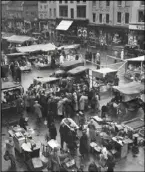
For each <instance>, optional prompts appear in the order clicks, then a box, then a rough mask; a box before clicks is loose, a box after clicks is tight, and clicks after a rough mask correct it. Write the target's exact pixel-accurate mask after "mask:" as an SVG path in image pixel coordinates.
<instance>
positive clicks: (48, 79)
mask: <svg viewBox="0 0 145 172" xmlns="http://www.w3.org/2000/svg"><path fill="white" fill-rule="evenodd" d="M58 80H59V78H55V77H40V78H38V77H37V78H34V81H37V82H40V83H43V84H44V83H49V82H53V81H58Z"/></svg>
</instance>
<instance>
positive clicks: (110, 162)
mask: <svg viewBox="0 0 145 172" xmlns="http://www.w3.org/2000/svg"><path fill="white" fill-rule="evenodd" d="M106 165H107V167H108V169H107V172H114V167H115V159H114V157H113V156H112V155H109V156H108V160H107V162H106Z"/></svg>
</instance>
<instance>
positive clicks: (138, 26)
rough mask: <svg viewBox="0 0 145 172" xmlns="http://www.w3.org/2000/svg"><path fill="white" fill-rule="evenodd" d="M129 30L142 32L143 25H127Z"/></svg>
mask: <svg viewBox="0 0 145 172" xmlns="http://www.w3.org/2000/svg"><path fill="white" fill-rule="evenodd" d="M129 29H132V30H144V29H145V27H144V25H129Z"/></svg>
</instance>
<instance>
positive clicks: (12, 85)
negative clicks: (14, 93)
mask: <svg viewBox="0 0 145 172" xmlns="http://www.w3.org/2000/svg"><path fill="white" fill-rule="evenodd" d="M20 86H21V85H20V84H15V83H13V82H10V81H9V82H2V88H1V90H9V89H14V88H18V87H20Z"/></svg>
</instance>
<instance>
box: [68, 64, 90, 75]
mask: <svg viewBox="0 0 145 172" xmlns="http://www.w3.org/2000/svg"><path fill="white" fill-rule="evenodd" d="M88 69H89V68H88V67H86V66H78V67H76V68H74V69H71V70H69V71H68V73H69V74H72V75H75V74H79V73H81V72H84V71H86V70H88Z"/></svg>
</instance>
